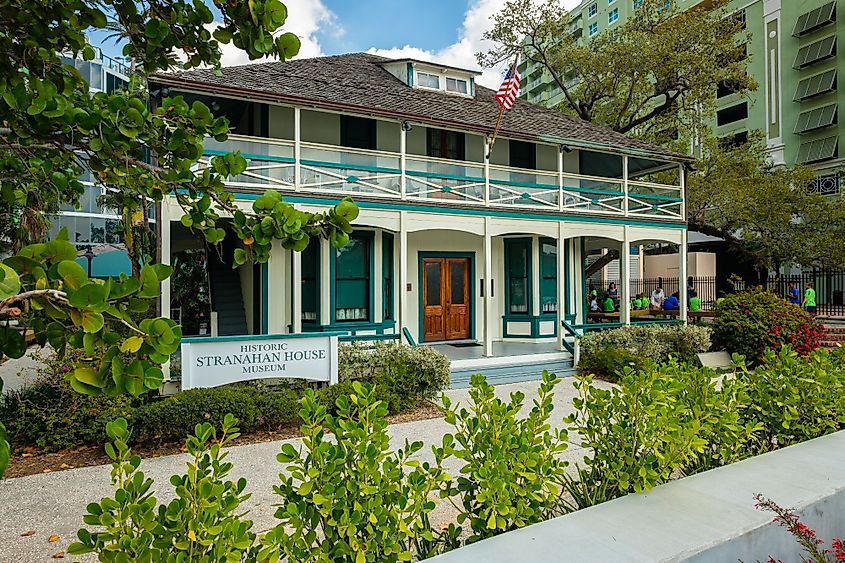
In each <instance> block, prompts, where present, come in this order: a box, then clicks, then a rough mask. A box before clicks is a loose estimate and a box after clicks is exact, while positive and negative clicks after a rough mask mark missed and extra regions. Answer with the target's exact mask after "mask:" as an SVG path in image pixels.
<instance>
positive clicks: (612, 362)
mask: <svg viewBox="0 0 845 563" xmlns="http://www.w3.org/2000/svg"><path fill="white" fill-rule="evenodd" d="M646 361H647V360H646V359H645V358H644V357H643V356H640V355H639V354H636V353H634V352H631V351H629V350H627V349H625V348H604V349H601V350H598V351H595V352H589V353H584V352H582V353H581V358H580V359H579V360H578V372H579V373H582V374H584V375H595V376H598V377H600V378H602V379H606V380H608V381H613V382H617V381H619V377H621V375H622V374H623V373H624V371H625V368H630V369H632V370H634V371H641V370H642V369H643V368H644V367H645V364H646Z"/></svg>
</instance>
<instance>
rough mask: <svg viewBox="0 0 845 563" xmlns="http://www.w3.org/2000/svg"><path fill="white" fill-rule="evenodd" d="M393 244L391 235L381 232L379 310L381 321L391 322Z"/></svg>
mask: <svg viewBox="0 0 845 563" xmlns="http://www.w3.org/2000/svg"><path fill="white" fill-rule="evenodd" d="M393 255H394V244H393V235H392V234H390V233H386V232H384V231H382V233H381V284H382V287H381V308H382V319H383V320H392V319H393V317H394V316H395V315H394V314H393V301H394V299H393V293H394V291H395V285H396V284H395V283H394V282H395V280H394V277H393V274H394V271H395V267H394V264H393Z"/></svg>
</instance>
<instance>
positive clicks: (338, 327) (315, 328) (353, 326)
mask: <svg viewBox="0 0 845 563" xmlns="http://www.w3.org/2000/svg"><path fill="white" fill-rule="evenodd" d="M395 328H396V321H384V322H381V323H371V322H358V321H349V322H344V321H337V322H335V323H329V324H327V325H319V324H318V325H314V324H311V325H308V326H305V325H304V324H303V326H302V330H303V332H308V333H323V332H338V331H339V332H344V333H346V334H348V335H350V336H353V337H355V336H360V337H361V338H363V337H366V336H372V335H366V334H363V335H359V334H358V333H359V332H363V331H367V332H369V331H375V333H376V334H378V335H381V334H385V331H386V330H388V329H395Z"/></svg>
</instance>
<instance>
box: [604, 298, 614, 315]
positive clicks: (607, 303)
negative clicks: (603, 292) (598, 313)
mask: <svg viewBox="0 0 845 563" xmlns="http://www.w3.org/2000/svg"><path fill="white" fill-rule="evenodd" d="M602 309H603V310H604V312H605V313H613V312H614V311H616V307H615V306H614V305H613V298H612V297H608V298H607V299H605V300H604V303H603V304H602Z"/></svg>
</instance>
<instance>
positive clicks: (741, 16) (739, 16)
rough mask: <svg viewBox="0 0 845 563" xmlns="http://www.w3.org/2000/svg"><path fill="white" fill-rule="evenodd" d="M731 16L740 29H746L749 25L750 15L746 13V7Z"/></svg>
mask: <svg viewBox="0 0 845 563" xmlns="http://www.w3.org/2000/svg"><path fill="white" fill-rule="evenodd" d="M731 17H732V18H733V19H734V21H735V22H736V24H737V25H738V26H739V28H740V29H742V30H745V28H747V27H748V17H747V15H746V13H745V8H743V9H742V10H738V11H736V12H734V13H733V14H731Z"/></svg>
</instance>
